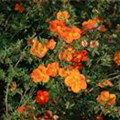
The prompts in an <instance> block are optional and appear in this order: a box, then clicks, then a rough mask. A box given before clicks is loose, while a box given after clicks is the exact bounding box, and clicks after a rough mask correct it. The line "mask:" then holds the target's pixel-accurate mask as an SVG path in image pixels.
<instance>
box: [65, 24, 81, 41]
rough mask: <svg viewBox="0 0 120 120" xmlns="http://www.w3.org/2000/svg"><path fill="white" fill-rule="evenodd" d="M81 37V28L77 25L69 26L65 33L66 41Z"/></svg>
mask: <svg viewBox="0 0 120 120" xmlns="http://www.w3.org/2000/svg"><path fill="white" fill-rule="evenodd" d="M80 37H81V30H80V29H79V28H77V27H76V26H71V27H68V28H67V30H66V32H65V34H64V38H65V41H66V43H71V42H72V41H73V40H78V39H79V38H80Z"/></svg>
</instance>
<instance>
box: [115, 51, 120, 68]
mask: <svg viewBox="0 0 120 120" xmlns="http://www.w3.org/2000/svg"><path fill="white" fill-rule="evenodd" d="M114 61H115V63H116V64H117V65H118V66H120V51H118V52H116V53H115V56H114Z"/></svg>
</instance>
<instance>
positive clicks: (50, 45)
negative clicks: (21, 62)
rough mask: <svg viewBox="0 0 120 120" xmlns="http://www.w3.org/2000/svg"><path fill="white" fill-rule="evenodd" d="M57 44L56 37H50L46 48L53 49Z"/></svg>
mask: <svg viewBox="0 0 120 120" xmlns="http://www.w3.org/2000/svg"><path fill="white" fill-rule="evenodd" d="M55 46H56V42H55V41H54V39H50V40H49V41H47V42H46V48H47V49H50V50H53V49H54V48H55Z"/></svg>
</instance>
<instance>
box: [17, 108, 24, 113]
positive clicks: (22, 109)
mask: <svg viewBox="0 0 120 120" xmlns="http://www.w3.org/2000/svg"><path fill="white" fill-rule="evenodd" d="M17 110H18V112H20V113H22V112H24V111H25V107H24V106H20V107H18V109H17Z"/></svg>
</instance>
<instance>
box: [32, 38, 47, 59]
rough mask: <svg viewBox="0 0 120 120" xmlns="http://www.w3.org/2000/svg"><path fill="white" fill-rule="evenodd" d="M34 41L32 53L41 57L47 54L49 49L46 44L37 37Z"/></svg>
mask: <svg viewBox="0 0 120 120" xmlns="http://www.w3.org/2000/svg"><path fill="white" fill-rule="evenodd" d="M32 43H33V45H32V48H31V50H30V53H31V54H32V55H35V56H37V57H39V58H43V57H44V56H45V55H46V53H47V51H48V49H47V48H46V46H43V45H42V44H41V43H39V42H38V41H37V40H36V39H33V40H32Z"/></svg>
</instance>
